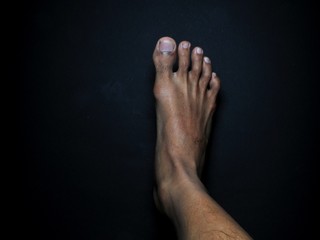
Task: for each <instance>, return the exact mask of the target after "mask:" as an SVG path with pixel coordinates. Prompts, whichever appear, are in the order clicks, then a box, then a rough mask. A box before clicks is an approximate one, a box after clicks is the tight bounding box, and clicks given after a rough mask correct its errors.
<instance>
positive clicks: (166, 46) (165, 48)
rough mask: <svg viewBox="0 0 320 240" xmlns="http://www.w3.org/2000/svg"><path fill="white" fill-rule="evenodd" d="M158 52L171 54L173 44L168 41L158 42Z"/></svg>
mask: <svg viewBox="0 0 320 240" xmlns="http://www.w3.org/2000/svg"><path fill="white" fill-rule="evenodd" d="M159 50H160V52H162V53H172V52H173V50H174V43H173V42H171V41H168V40H163V41H160V42H159Z"/></svg>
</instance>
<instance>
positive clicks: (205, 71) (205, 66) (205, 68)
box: [199, 57, 212, 91]
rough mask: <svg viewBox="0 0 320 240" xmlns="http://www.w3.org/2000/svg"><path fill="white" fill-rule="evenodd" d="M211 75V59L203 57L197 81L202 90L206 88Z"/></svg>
mask: <svg viewBox="0 0 320 240" xmlns="http://www.w3.org/2000/svg"><path fill="white" fill-rule="evenodd" d="M211 77H212V68H211V61H210V59H209V58H208V57H204V58H203V63H202V73H201V77H200V81H199V85H200V87H201V89H202V90H203V91H204V90H207V88H208V84H209V81H210V79H211Z"/></svg>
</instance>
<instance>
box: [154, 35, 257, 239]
mask: <svg viewBox="0 0 320 240" xmlns="http://www.w3.org/2000/svg"><path fill="white" fill-rule="evenodd" d="M190 56H191V57H190ZM153 60H154V64H155V68H156V79H155V84H154V95H155V98H156V112H157V144H156V157H155V167H156V181H157V188H156V190H155V201H156V204H157V206H158V208H159V209H160V210H161V211H163V212H164V213H166V214H167V215H168V216H169V218H171V219H172V221H173V223H174V224H175V227H176V230H177V233H178V236H179V239H186V240H196V239H239V240H240V239H241V240H242V239H252V238H251V237H250V236H249V235H248V234H247V233H246V232H245V230H244V229H242V228H241V227H240V225H239V224H238V223H236V222H235V221H234V220H233V218H232V217H231V216H230V215H228V214H227V213H226V212H225V211H224V210H223V208H222V207H221V206H220V205H219V204H218V203H217V202H215V200H214V199H212V198H211V197H210V196H209V195H208V193H207V191H206V189H205V187H204V186H203V184H202V182H201V181H200V174H201V172H202V166H203V162H204V159H205V150H206V146H207V142H208V138H209V134H210V128H211V119H212V116H213V114H214V111H215V107H216V96H217V94H218V91H219V88H220V80H219V78H218V76H217V75H216V74H215V73H213V72H212V67H211V61H210V59H209V58H208V57H205V56H204V53H203V50H202V49H201V48H199V47H196V48H194V49H193V50H192V51H191V44H190V43H189V42H187V41H183V42H181V43H180V44H179V45H178V46H177V44H176V43H175V41H174V40H173V39H172V38H169V37H163V38H161V39H159V41H158V42H157V44H156V47H155V50H154V53H153ZM175 61H178V66H179V69H178V71H177V72H173V71H172V67H173V64H174V63H175ZM189 66H191V70H190V71H189V70H188V69H189Z"/></svg>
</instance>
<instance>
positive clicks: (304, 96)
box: [13, 0, 319, 240]
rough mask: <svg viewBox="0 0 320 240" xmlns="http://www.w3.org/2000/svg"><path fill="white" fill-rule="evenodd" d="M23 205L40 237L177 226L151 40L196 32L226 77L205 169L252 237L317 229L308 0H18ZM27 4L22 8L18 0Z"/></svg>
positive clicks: (162, 232) (29, 229)
mask: <svg viewBox="0 0 320 240" xmlns="http://www.w3.org/2000/svg"><path fill="white" fill-rule="evenodd" d="M15 8H16V9H18V10H17V12H16V15H14V16H17V18H18V19H19V25H18V28H17V29H16V30H17V32H18V35H19V37H18V44H17V45H16V48H15V50H17V53H18V56H17V59H16V60H17V61H18V70H15V71H14V73H13V74H14V75H16V76H18V77H19V78H18V79H20V81H19V82H18V83H19V86H18V96H19V97H18V103H19V108H18V110H19V111H18V114H19V119H18V120H19V132H20V135H19V140H20V141H19V144H18V148H17V153H18V157H19V158H20V159H21V160H22V161H23V165H22V166H23V172H24V174H23V181H22V186H23V190H24V191H23V193H24V196H23V200H22V202H23V206H24V211H22V212H21V213H20V215H19V216H18V218H17V219H18V221H19V222H20V223H22V224H21V226H22V229H21V228H19V230H21V231H23V232H24V233H25V234H26V235H27V236H32V237H33V239H112V240H113V239H119V240H125V239H175V235H174V231H173V229H172V226H171V224H170V223H168V221H167V219H166V218H165V217H163V216H161V215H160V214H158V213H157V211H156V209H155V207H154V204H153V198H152V187H153V160H154V145H155V112H154V99H153V95H152V86H153V77H154V69H153V65H152V59H151V56H152V52H153V48H154V45H155V43H156V41H157V39H158V38H160V37H161V36H171V37H173V38H175V39H176V40H177V42H179V41H181V40H189V41H190V42H191V43H192V45H193V46H196V45H199V46H202V47H203V49H204V51H205V53H206V55H208V56H209V57H210V58H211V59H212V61H213V65H214V69H215V71H216V72H217V73H218V74H219V75H220V77H221V79H222V89H221V93H220V96H219V107H218V111H217V113H216V115H215V121H214V126H213V134H212V139H211V142H210V144H209V146H208V159H207V165H206V171H205V174H204V181H205V184H206V186H207V187H208V190H209V192H210V194H211V195H212V196H214V198H215V199H216V200H217V201H218V202H219V203H220V204H221V205H222V206H223V207H224V208H225V209H226V210H227V211H228V212H229V213H230V214H231V215H232V216H233V217H234V218H235V219H236V220H237V221H238V222H239V223H240V224H241V225H242V226H243V227H244V228H245V229H246V230H247V231H248V232H249V233H250V234H251V235H252V236H253V237H254V238H255V239H266V240H267V239H308V236H309V237H310V235H311V233H312V227H311V224H312V221H311V219H310V218H311V217H312V215H313V214H312V213H313V212H314V209H313V207H314V205H313V203H314V202H313V201H312V199H313V196H314V194H315V187H316V185H315V171H313V169H314V166H315V160H316V158H317V154H316V150H317V149H316V144H315V138H316V130H318V121H319V119H318V115H317V114H316V110H317V108H318V102H317V101H318V96H317V93H318V89H317V87H318V86H319V84H318V83H317V81H318V80H319V77H318V75H317V74H316V70H318V63H319V61H318V59H319V57H318V53H319V51H318V50H319V47H318V42H317V41H318V35H317V34H318V32H317V31H318V30H317V26H316V24H315V22H316V19H315V7H314V6H312V5H311V3H310V2H308V1H302V0H301V1H265V2H264V1H249V0H247V1H191V0H187V1H186V0H184V1H169V0H163V1H146V0H144V1H124V0H114V1H110V0H106V1H98V0H91V1H84V0H81V1H79V0H74V1H63V0H61V1H58V0H54V1H53V0H52V1H28V2H25V3H24V4H22V5H17V6H15ZM20 10H21V11H20Z"/></svg>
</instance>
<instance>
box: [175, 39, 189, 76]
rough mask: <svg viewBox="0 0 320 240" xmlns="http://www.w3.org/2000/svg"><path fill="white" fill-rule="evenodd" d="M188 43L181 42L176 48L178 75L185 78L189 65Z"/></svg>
mask: <svg viewBox="0 0 320 240" xmlns="http://www.w3.org/2000/svg"><path fill="white" fill-rule="evenodd" d="M190 45H191V44H190V43H189V42H187V41H183V42H181V43H180V45H179V48H178V56H179V70H178V75H180V76H186V75H187V73H188V68H189V64H190Z"/></svg>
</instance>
